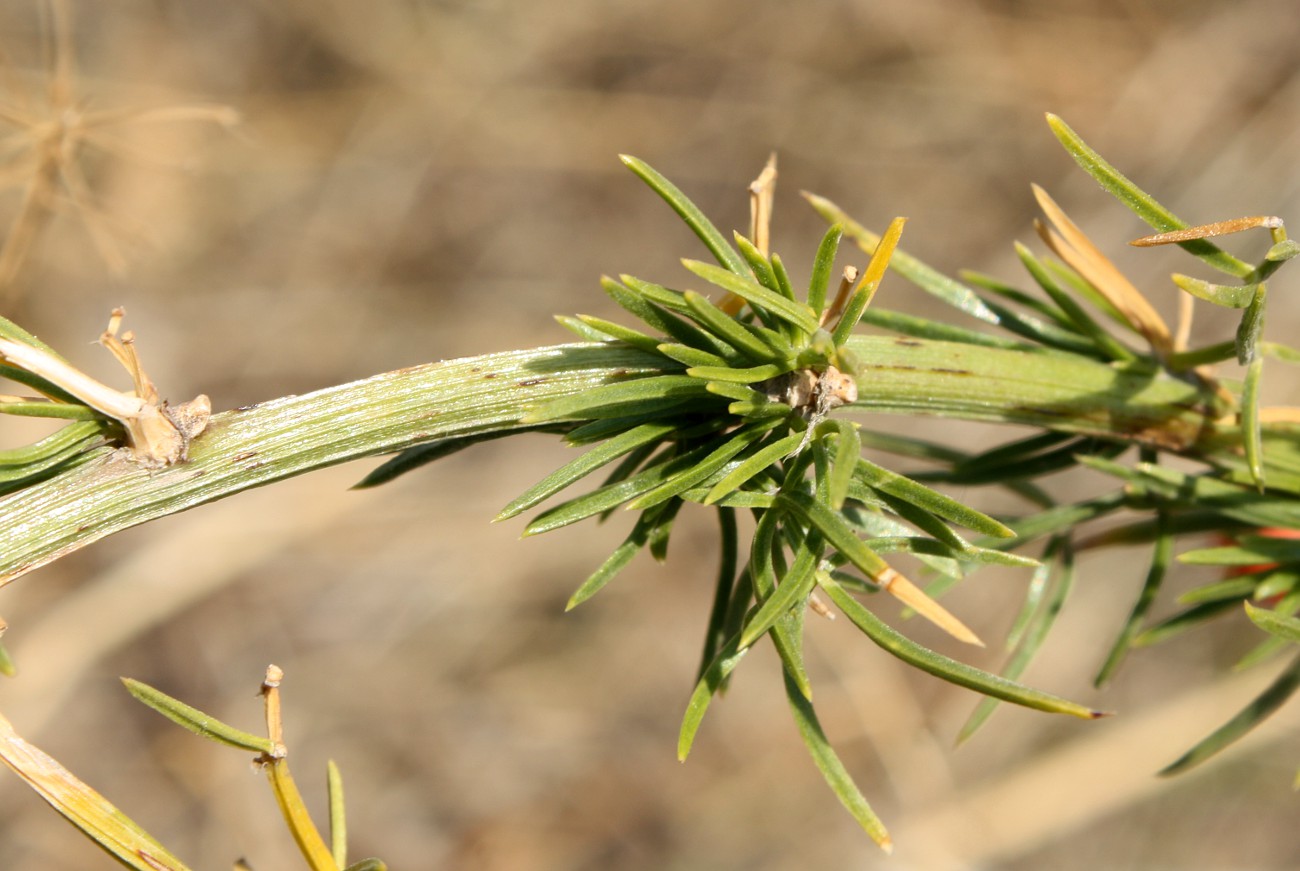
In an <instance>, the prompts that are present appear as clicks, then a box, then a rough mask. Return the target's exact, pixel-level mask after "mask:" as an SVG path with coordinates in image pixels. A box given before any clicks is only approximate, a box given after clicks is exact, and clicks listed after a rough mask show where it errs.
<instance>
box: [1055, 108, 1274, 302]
mask: <svg viewBox="0 0 1300 871" xmlns="http://www.w3.org/2000/svg"><path fill="white" fill-rule="evenodd" d="M1047 125H1048V126H1049V127H1051V128H1052V132H1053V133H1054V134H1056V138H1057V139H1059V140H1060V141H1061V144H1062V145H1064V146H1065V150H1066V151H1067V152H1069V154H1070V156H1071V157H1073V158H1074V162H1075V163H1077V164H1079V166H1081V167H1083V170H1084V172H1086V173H1088V175H1090V176H1092V177H1093V178H1094V179H1095V180H1096V181H1097V183H1098V184H1100V185H1101V186H1102V187H1103V188H1105V190H1106V191H1107V192H1108V193H1110V194H1111V196H1113V197H1115V198H1116V199H1117V200H1119V201H1120V202H1121V203H1123V204H1124V205H1126V206H1128V208H1129V209H1130V210H1132V212H1133V214H1135V215H1137V216H1138V217H1139V218H1141V219H1142V220H1143V221H1146V222H1147V223H1148V224H1149V225H1151V226H1152V227H1154V228H1155V229H1156V231H1157V232H1161V233H1167V232H1169V231H1172V230H1183V229H1186V228H1187V227H1188V226H1190V225H1189V224H1188V223H1187V222H1186V221H1184V220H1182V219H1181V218H1179V217H1178V216H1177V215H1175V214H1174V213H1173V212H1171V211H1169V210H1168V209H1166V208H1165V207H1164V206H1162V205H1160V203H1158V202H1156V200H1155V198H1154V197H1152V196H1151V195H1150V194H1148V193H1147V192H1146V191H1144V190H1142V189H1141V188H1140V187H1138V186H1137V185H1135V184H1134V183H1133V182H1131V181H1129V180H1128V179H1127V178H1126V177H1125V176H1124V175H1123V173H1121V172H1120V171H1119V170H1117V169H1116V168H1115V167H1113V166H1111V165H1110V164H1109V163H1107V162H1106V160H1105V159H1103V158H1102V156H1101V155H1100V154H1098V153H1097V152H1096V151H1094V150H1093V149H1092V148H1091V147H1090V146H1089V145H1088V144H1087V143H1086V142H1084V141H1083V139H1082V138H1080V136H1079V134H1077V133H1075V132H1074V131H1073V130H1072V129H1070V126H1069V125H1068V124H1066V123H1065V122H1064V121H1062V120H1061V119H1060V118H1059V117H1057V116H1056V115H1053V114H1051V113H1050V112H1049V113H1048V114H1047ZM1178 244H1179V245H1181V246H1182V247H1183V249H1184V250H1186V251H1187V252H1188V253H1190V254H1194V255H1195V256H1197V257H1199V258H1201V260H1203V261H1205V262H1206V263H1208V264H1209V265H1211V266H1213V267H1214V268H1215V269H1218V270H1219V271H1221V272H1226V273H1227V274H1229V275H1235V276H1237V277H1239V278H1243V277H1245V276H1247V275H1249V274H1250V273H1251V272H1252V271H1253V267H1252V266H1251V265H1250V264H1249V263H1244V262H1242V261H1241V260H1238V259H1237V258H1236V257H1233V256H1232V255H1231V254H1228V253H1227V252H1225V251H1223V250H1221V249H1220V248H1219V247H1218V246H1216V245H1215V244H1213V243H1212V242H1208V241H1206V240H1205V239H1192V240H1189V241H1186V242H1179V243H1178Z"/></svg>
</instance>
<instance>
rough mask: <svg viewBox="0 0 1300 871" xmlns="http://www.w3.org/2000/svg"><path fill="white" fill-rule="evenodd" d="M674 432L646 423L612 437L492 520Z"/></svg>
mask: <svg viewBox="0 0 1300 871" xmlns="http://www.w3.org/2000/svg"><path fill="white" fill-rule="evenodd" d="M676 429H677V426H676V425H675V424H673V423H646V424H642V425H641V426H638V427H633V428H632V429H630V430H628V431H627V432H625V433H622V434H621V435H617V436H614V437H613V438H611V439H609V440H608V441H606V442H604V443H603V444H601V445H599V446H597V447H594V448H592V449H591V450H589V451H587V452H586V453H584V454H583V455H582V456H580V457H578V458H577V459H575V460H572V461H570V462H568V463H566V464H565V465H563V466H561V467H560V468H558V469H556V470H555V471H554V472H552V473H551V474H549V475H547V476H546V477H545V478H543V479H542V480H540V481H538V482H537V483H536V484H534V485H533V486H531V487H529V488H528V489H527V490H525V491H524V492H523V493H522V494H521V495H520V496H518V497H517V498H516V499H514V500H513V501H512V502H511V503H510V504H509V505H507V506H506V507H505V508H503V509H501V513H500V514H498V515H497V516H496V519H497V520H507V519H509V518H511V517H514V516H515V515H517V514H519V513H521V512H523V511H527V510H528V509H529V508H532V507H533V506H534V505H537V504H538V503H540V502H542V501H543V500H545V499H547V498H549V497H550V496H553V495H554V494H556V493H558V492H560V491H561V490H563V489H565V488H566V487H568V486H569V485H571V484H573V483H575V482H577V481H580V480H582V479H583V478H584V477H586V476H587V475H589V474H591V473H592V472H594V471H595V470H596V469H599V468H600V467H601V466H603V465H605V464H606V463H609V462H611V461H613V460H615V459H617V458H619V457H621V456H623V455H624V454H626V453H628V452H629V451H632V450H633V449H635V448H639V447H641V446H642V445H646V444H650V443H652V442H654V441H657V440H659V439H664V438H667V437H668V436H670V435H672V433H673V432H674V431H675V430H676Z"/></svg>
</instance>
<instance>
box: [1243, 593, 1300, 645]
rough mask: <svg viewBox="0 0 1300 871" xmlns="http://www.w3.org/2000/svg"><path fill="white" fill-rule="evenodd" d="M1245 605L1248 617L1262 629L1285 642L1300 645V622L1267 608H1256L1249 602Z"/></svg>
mask: <svg viewBox="0 0 1300 871" xmlns="http://www.w3.org/2000/svg"><path fill="white" fill-rule="evenodd" d="M1245 604H1246V616H1247V617H1249V618H1250V620H1251V622H1252V623H1254V624H1255V625H1256V626H1258V627H1259V628H1260V629H1263V630H1264V631H1265V632H1267V633H1269V634H1270V635H1276V636H1277V637H1278V638H1281V639H1283V640H1285V641H1290V642H1292V643H1294V644H1300V620H1297V619H1296V618H1295V617H1287V616H1285V615H1282V614H1278V613H1276V612H1274V611H1270V610H1269V609H1267V608H1256V607H1255V606H1254V605H1252V604H1250V603H1249V602H1246V603H1245Z"/></svg>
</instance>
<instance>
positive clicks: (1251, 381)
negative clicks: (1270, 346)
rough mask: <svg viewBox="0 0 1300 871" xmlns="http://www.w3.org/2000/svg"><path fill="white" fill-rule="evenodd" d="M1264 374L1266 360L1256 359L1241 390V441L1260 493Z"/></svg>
mask: <svg viewBox="0 0 1300 871" xmlns="http://www.w3.org/2000/svg"><path fill="white" fill-rule="evenodd" d="M1263 373H1264V358H1263V357H1256V358H1255V359H1254V360H1252V361H1251V362H1250V365H1249V366H1248V367H1246V381H1245V384H1244V385H1243V387H1242V390H1241V441H1242V448H1243V450H1244V452H1245V454H1246V468H1247V469H1248V470H1249V471H1250V479H1251V480H1252V481H1254V482H1255V487H1256V488H1257V489H1258V490H1259V492H1261V493H1263V492H1264V445H1263V442H1262V434H1261V431H1260V424H1259V382H1260V380H1261V376H1262V375H1263Z"/></svg>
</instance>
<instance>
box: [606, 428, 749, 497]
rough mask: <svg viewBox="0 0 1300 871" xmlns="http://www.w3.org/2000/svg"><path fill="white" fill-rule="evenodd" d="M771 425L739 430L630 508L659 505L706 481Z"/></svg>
mask: <svg viewBox="0 0 1300 871" xmlns="http://www.w3.org/2000/svg"><path fill="white" fill-rule="evenodd" d="M772 425H773V424H772V423H771V422H768V423H758V424H752V425H750V426H748V427H746V428H745V429H742V430H740V432H738V433H736V434H735V435H734V436H732V437H731V438H730V439H728V440H727V441H726V442H724V443H723V444H722V445H721V446H720V447H718V448H716V449H714V450H713V451H712V452H711V453H710V454H709V455H708V456H706V457H704V458H703V459H701V460H700V461H699V462H698V463H695V464H694V465H693V466H691V467H690V468H687V469H683V470H681V471H679V472H677V473H675V474H673V475H672V476H670V477H669V478H668V479H667V480H666V481H664V482H663V483H662V484H660V485H659V486H658V487H656V488H655V489H653V490H650V491H649V492H647V493H645V494H644V495H642V496H638V497H637V498H636V499H633V500H632V501H631V502H629V503H628V505H627V507H628V510H630V511H636V510H639V509H642V508H649V507H651V506H652V505H658V504H659V503H660V502H663V501H665V500H667V499H671V498H673V497H674V496H677V495H678V494H680V493H682V492H683V491H686V490H689V489H690V488H692V487H694V486H695V485H697V484H699V483H701V482H703V481H705V480H707V479H708V478H709V477H710V476H711V475H713V474H715V473H716V472H718V470H720V469H721V468H722V467H723V466H725V465H726V464H727V461H729V460H730V459H731V458H732V457H734V456H735V455H736V454H738V453H740V452H741V451H743V450H744V449H745V448H747V447H749V446H750V445H751V444H753V443H754V442H755V441H757V440H758V439H759V438H761V437H762V436H763V435H764V434H765V433H766V432H767V431H768V430H769V429H771V427H772Z"/></svg>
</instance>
